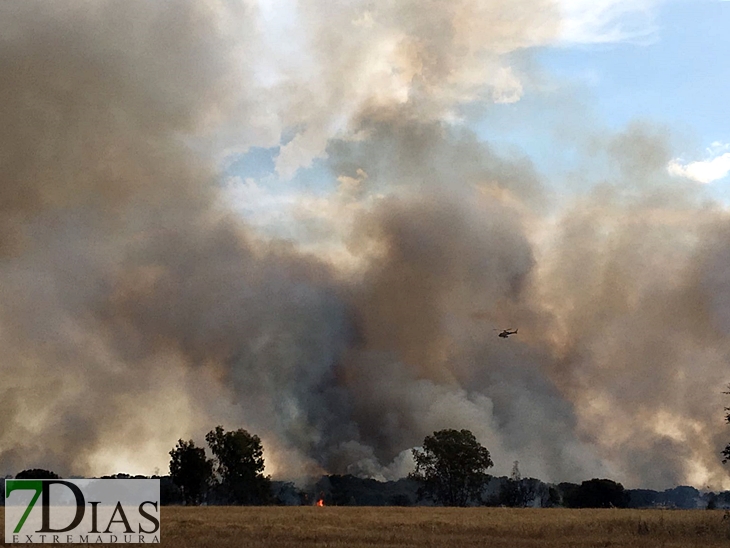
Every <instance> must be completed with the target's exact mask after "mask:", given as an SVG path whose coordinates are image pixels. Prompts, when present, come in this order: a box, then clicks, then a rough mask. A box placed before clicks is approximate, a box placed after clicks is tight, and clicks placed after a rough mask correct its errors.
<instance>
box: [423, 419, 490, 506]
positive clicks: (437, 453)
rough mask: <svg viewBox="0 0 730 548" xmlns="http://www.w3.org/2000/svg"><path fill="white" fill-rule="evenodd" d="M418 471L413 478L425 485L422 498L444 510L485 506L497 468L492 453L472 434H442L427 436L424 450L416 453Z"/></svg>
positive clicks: (453, 432) (458, 431) (453, 431)
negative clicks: (491, 471) (471, 504)
mask: <svg viewBox="0 0 730 548" xmlns="http://www.w3.org/2000/svg"><path fill="white" fill-rule="evenodd" d="M413 458H414V460H415V461H416V470H415V472H413V473H412V474H410V475H409V477H410V478H411V479H414V480H416V481H418V482H420V483H421V488H420V489H419V496H421V497H423V496H425V497H428V498H431V499H432V500H434V501H435V502H437V503H440V504H443V505H444V506H466V505H467V504H469V502H471V501H477V502H479V503H481V502H482V498H481V495H482V491H483V490H484V487H485V486H486V484H487V482H488V481H489V476H488V475H487V468H489V467H491V466H493V463H492V459H491V457H490V455H489V451H487V449H486V448H485V447H483V446H482V445H481V444H480V443H479V442H478V441H477V440H476V438H475V437H474V434H472V433H471V432H470V431H469V430H440V431H438V432H434V433H433V436H426V438H425V439H424V440H423V448H422V449H413Z"/></svg>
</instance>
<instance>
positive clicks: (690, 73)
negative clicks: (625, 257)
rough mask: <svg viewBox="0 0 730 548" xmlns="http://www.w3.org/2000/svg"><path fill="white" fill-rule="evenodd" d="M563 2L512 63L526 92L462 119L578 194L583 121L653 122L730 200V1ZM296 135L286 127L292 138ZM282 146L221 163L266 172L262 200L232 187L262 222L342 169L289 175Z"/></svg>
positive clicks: (684, 163) (680, 167)
mask: <svg viewBox="0 0 730 548" xmlns="http://www.w3.org/2000/svg"><path fill="white" fill-rule="evenodd" d="M557 8H558V9H559V10H560V12H561V13H562V14H563V16H564V18H565V20H564V21H563V23H562V26H561V29H560V32H559V33H558V34H557V36H556V37H555V38H554V39H553V40H550V41H549V42H548V43H546V44H543V45H539V46H535V47H532V48H529V49H528V50H527V51H519V52H517V54H516V55H515V58H514V59H511V60H510V61H511V62H512V63H514V64H515V65H516V66H517V67H519V68H520V69H521V70H523V71H525V72H529V73H530V74H529V77H528V78H525V81H523V82H522V86H523V88H524V89H523V93H522V94H521V95H520V97H519V100H515V101H509V102H504V103H500V102H496V104H495V103H493V102H490V104H489V105H488V107H487V105H485V104H484V102H481V101H476V102H474V103H469V102H466V103H465V104H461V105H459V108H460V109H461V110H462V113H461V119H460V120H459V123H460V124H463V125H465V126H466V127H468V128H470V129H471V130H473V131H474V132H475V133H476V134H477V135H479V137H480V138H481V139H483V140H484V141H488V142H490V144H492V145H493V146H496V147H498V148H499V149H500V150H503V151H504V152H505V153H506V154H517V155H520V154H522V155H526V156H529V158H530V159H531V160H532V161H533V162H534V164H535V166H536V168H537V169H538V170H539V171H540V174H541V175H542V176H543V177H545V179H546V180H549V181H550V183H551V185H553V187H554V188H555V189H556V191H557V192H559V193H564V192H565V193H569V194H570V193H572V192H576V191H578V192H580V190H581V188H586V187H590V186H591V184H592V182H591V181H583V182H582V183H581V184H579V185H569V186H567V187H566V182H565V181H566V179H570V178H571V173H573V172H574V171H575V170H577V169H580V168H581V165H580V162H579V161H577V158H576V156H577V155H578V153H577V152H576V143H575V142H574V141H573V142H571V141H570V137H571V133H572V134H573V135H572V138H573V139H581V138H583V136H584V133H583V131H581V130H580V129H578V130H576V127H578V126H589V125H590V126H592V127H593V128H601V130H610V131H620V130H621V129H622V128H625V127H627V126H628V125H630V124H631V123H645V124H650V125H654V126H656V127H657V128H658V131H661V132H664V133H666V134H667V135H668V136H669V138H670V139H671V141H672V152H673V154H674V157H673V158H672V160H671V162H670V163H669V164H668V165H667V169H668V172H669V173H670V174H671V175H672V176H674V177H678V178H686V179H689V180H692V181H694V182H696V183H699V184H701V185H707V187H706V188H704V189H703V192H704V193H706V194H707V195H708V197H711V198H713V199H718V200H721V201H722V202H723V203H729V202H730V194H729V193H728V190H727V184H726V183H727V176H728V173H730V144H729V143H730V134H729V130H728V128H729V127H730V123H729V122H730V120H729V119H728V116H730V115H729V114H728V113H727V111H726V109H725V108H724V104H725V102H726V96H725V93H724V90H725V87H726V85H727V78H728V74H730V66H728V63H730V61H728V59H727V58H726V56H724V55H723V54H722V52H724V51H727V48H728V46H730V36H728V34H727V32H726V29H727V24H728V22H730V21H729V19H728V18H730V14H729V11H730V4H728V3H727V2H726V1H723V0H663V1H662V0H655V1H645V2H622V1H603V2H582V1H580V0H564V1H563V2H561V3H559V4H558V6H557ZM272 11H273V10H272ZM277 17H281V16H276V15H272V18H274V19H276V18H277ZM587 120H589V121H587ZM566 129H567V132H565V131H564V130H566ZM581 129H584V128H581ZM566 133H567V134H566ZM289 138H290V136H289V135H286V134H285V135H283V136H282V143H286V141H287V139H289ZM279 150H280V147H279V146H272V147H256V146H254V147H251V148H250V149H249V150H247V151H246V152H245V153H243V154H233V155H231V156H229V157H227V158H226V160H225V162H223V167H224V173H225V174H227V175H228V176H230V177H233V178H236V177H240V178H241V179H243V180H245V179H249V180H250V181H251V182H253V181H256V184H255V188H256V190H255V192H256V193H257V194H256V196H257V197H258V198H260V199H261V200H262V203H261V204H258V205H257V206H254V205H252V202H251V199H252V198H253V199H254V200H256V199H258V198H256V197H253V196H250V195H249V194H248V193H247V191H246V190H245V189H244V190H242V189H241V188H238V189H236V188H234V189H232V190H233V192H234V194H237V193H240V192H243V197H241V198H240V199H236V198H234V205H235V206H236V207H240V210H241V212H242V213H243V214H244V215H247V216H249V217H250V218H251V219H252V220H253V221H254V222H257V219H261V216H262V215H264V213H263V212H265V211H268V210H270V209H271V208H275V207H277V205H280V206H281V207H283V208H286V205H287V204H291V203H292V200H294V195H296V194H297V193H299V192H303V193H306V194H308V193H314V194H318V193H321V192H327V191H331V190H332V188H333V186H334V185H336V182H335V181H336V174H333V173H331V172H328V171H327V169H326V167H325V166H324V165H323V163H322V162H318V160H321V158H314V159H312V160H311V161H310V163H309V164H308V165H307V166H306V167H303V168H301V169H300V170H299V171H297V172H296V173H293V174H292V173H288V174H287V176H286V177H281V176H280V175H279V174H278V173H277V171H276V162H275V158H276V157H277V156H278V154H279ZM249 184H252V183H249ZM235 186H236V185H234V187H235ZM576 186H577V188H576ZM263 189H266V190H263ZM264 196H265V197H264ZM269 228H270V229H271V230H273V231H276V230H279V231H281V230H283V228H282V227H281V226H279V227H278V229H276V228H274V227H273V226H272V227H269ZM277 233H279V234H281V232H277ZM288 234H289V236H291V235H292V232H291V231H289V232H288Z"/></svg>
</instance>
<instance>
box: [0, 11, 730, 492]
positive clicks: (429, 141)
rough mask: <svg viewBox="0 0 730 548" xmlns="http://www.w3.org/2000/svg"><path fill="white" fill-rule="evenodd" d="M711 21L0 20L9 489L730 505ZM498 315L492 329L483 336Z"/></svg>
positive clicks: (302, 14)
mask: <svg viewBox="0 0 730 548" xmlns="http://www.w3.org/2000/svg"><path fill="white" fill-rule="evenodd" d="M728 23H730V2H725V1H715V0H693V1H689V0H664V1H662V0H633V1H628V0H598V1H590V2H589V1H587V0H450V1H448V2H446V1H441V0H402V1H399V2H397V3H395V2H390V1H387V0H353V1H351V2H347V3H344V2H336V3H333V2H326V1H323V0H322V1H320V0H270V1H263V0H260V1H257V0H240V1H235V2H234V1H230V2H229V1H226V2H223V1H220V0H207V1H204V2H201V1H199V0H180V1H179V2H175V3H161V2H156V1H152V0H99V1H98V2H95V3H94V4H93V5H90V4H88V3H87V2H83V1H81V0H79V1H74V0H72V1H70V2H67V3H63V4H61V3H56V4H52V5H49V4H47V3H45V2H41V1H35V0H28V1H25V2H22V3H14V2H5V3H0V36H1V37H2V38H1V39H0V72H1V73H3V74H12V75H13V77H12V78H4V79H2V80H0V97H1V98H3V99H2V100H3V103H2V108H0V168H1V169H0V174H1V175H0V288H2V293H3V299H0V349H1V350H2V353H3V356H4V359H3V361H2V363H0V379H1V381H2V382H0V400H1V401H2V402H3V405H2V406H0V474H3V473H16V472H17V471H19V470H21V469H23V468H34V467H35V468H49V469H53V470H55V471H56V472H58V473H60V474H77V475H90V474H110V473H117V472H127V473H143V474H149V473H153V472H155V471H162V472H164V471H165V470H166V469H167V465H168V460H167V458H168V452H169V450H170V449H171V448H172V447H173V446H174V445H175V443H176V442H177V440H178V439H180V438H182V439H193V440H195V441H196V443H198V444H199V445H200V444H202V443H203V440H204V436H205V433H206V432H208V431H209V430H211V429H213V428H214V427H215V426H216V425H219V424H220V425H223V426H224V427H225V428H226V429H235V428H242V427H243V428H246V429H248V430H250V431H251V432H253V433H256V434H258V435H260V436H261V439H262V440H263V443H264V448H265V455H264V456H265V459H266V465H267V468H266V471H267V473H269V474H271V475H272V476H273V477H274V478H277V479H290V480H295V481H306V480H307V479H311V478H313V477H317V476H318V475H320V474H323V473H338V474H344V473H351V474H356V475H359V476H363V477H372V478H376V479H379V480H384V479H397V478H400V477H404V476H405V475H406V474H407V473H408V472H410V471H411V470H412V469H413V460H412V454H411V450H412V448H414V447H417V446H418V445H419V444H420V443H421V442H422V440H423V438H424V437H425V436H427V435H430V434H431V433H433V432H434V431H436V430H438V429H442V428H459V429H460V428H467V429H469V430H471V431H472V432H473V433H474V434H475V436H476V437H477V439H478V440H479V441H480V442H481V443H483V444H484V445H485V446H486V447H487V448H488V449H489V451H490V452H491V454H492V459H493V461H494V462H495V467H494V470H493V472H494V473H495V474H508V473H509V472H510V470H511V469H512V466H513V462H514V461H515V460H518V461H519V463H520V470H521V471H522V473H523V475H525V476H532V477H538V478H540V479H543V480H545V481H552V482H560V481H576V482H579V481H582V480H585V479H590V478H592V477H607V478H611V479H615V480H617V481H621V482H622V483H623V484H624V485H625V486H627V487H647V488H667V487H672V486H674V485H679V484H689V485H694V486H697V487H708V486H709V487H712V488H714V489H719V488H730V476H729V475H728V472H727V468H726V467H725V466H723V464H722V463H721V457H720V452H721V451H722V449H723V448H724V447H725V445H726V444H727V442H728V441H730V429H729V428H728V426H727V425H726V424H725V422H724V420H723V419H724V409H725V407H726V406H727V405H728V404H727V396H726V395H725V394H723V389H724V387H725V386H726V385H727V383H728V382H730V377H729V376H728V370H727V363H728V360H730V269H729V268H728V264H730V247H728V246H729V244H728V242H730V238H729V237H728V235H729V234H730V194H728V191H727V186H728V183H730V178H729V177H728V173H729V172H730V129H728V128H730V125H728V124H727V123H726V122H727V121H728V119H727V116H728V114H727V112H726V109H725V108H724V106H725V105H724V102H723V99H724V95H725V94H724V90H725V87H726V85H727V79H728V77H729V76H730V71H728V70H727V63H728V61H727V58H726V56H725V55H724V52H725V51H727V49H728V48H727V47H726V46H727V45H728V41H730V38H729V37H728V35H727V33H726V32H725V29H727V28H728ZM508 327H511V328H519V332H518V334H517V335H514V336H511V337H510V338H508V339H501V338H498V337H496V333H495V330H497V331H499V330H501V329H504V328H508Z"/></svg>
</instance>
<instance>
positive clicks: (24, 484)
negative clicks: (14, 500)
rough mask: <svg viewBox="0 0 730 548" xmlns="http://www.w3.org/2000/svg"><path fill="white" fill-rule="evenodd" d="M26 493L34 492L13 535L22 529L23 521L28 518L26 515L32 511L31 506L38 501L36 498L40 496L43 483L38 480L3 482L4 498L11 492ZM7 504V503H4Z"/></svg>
mask: <svg viewBox="0 0 730 548" xmlns="http://www.w3.org/2000/svg"><path fill="white" fill-rule="evenodd" d="M20 490H23V491H27V490H32V491H35V495H34V496H33V498H32V499H31V501H30V504H29V505H28V508H26V509H25V513H24V514H23V517H22V518H20V521H19V522H18V525H17V527H16V528H15V531H13V533H19V532H20V530H21V529H22V528H23V524H24V523H25V520H26V519H27V518H28V514H30V511H31V510H32V509H33V506H35V503H36V501H37V500H38V497H40V496H41V492H42V491H43V482H42V481H38V480H11V479H9V480H5V498H7V497H8V495H9V494H10V493H12V492H13V491H20ZM6 504H7V502H6Z"/></svg>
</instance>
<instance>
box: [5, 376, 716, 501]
mask: <svg viewBox="0 0 730 548" xmlns="http://www.w3.org/2000/svg"><path fill="white" fill-rule="evenodd" d="M725 393H726V394H730V386H729V387H728V391H727V392H725ZM725 412H726V415H725V421H726V422H727V423H730V407H728V408H725ZM205 441H206V443H207V446H208V449H209V450H210V453H211V454H212V456H213V457H212V458H208V456H207V454H206V449H205V447H203V446H197V445H196V444H195V442H194V441H193V440H192V439H191V440H187V441H185V440H182V439H179V440H178V442H177V445H176V446H175V447H174V448H173V449H172V450H171V451H170V452H169V454H170V464H169V472H170V475H169V480H170V481H171V482H172V484H173V485H174V486H175V487H176V488H177V489H178V490H179V500H180V502H182V503H183V504H186V505H199V504H237V505H265V504H276V503H279V504H281V503H282V502H281V498H280V497H276V496H274V495H273V494H272V480H271V477H270V476H266V475H264V456H263V454H264V449H263V445H262V443H261V439H260V438H259V437H258V436H257V435H255V434H251V433H249V432H248V431H247V430H245V429H243V428H239V429H238V430H235V431H231V432H226V431H225V430H224V429H223V427H222V426H217V427H216V428H215V429H213V430H211V431H210V432H208V433H207V434H206V436H205ZM412 454H413V459H414V462H415V470H414V471H413V472H412V473H411V474H409V475H408V478H407V479H408V481H410V482H412V483H414V484H415V485H417V486H418V487H417V498H418V500H421V501H428V502H429V503H431V504H437V505H443V506H475V505H491V506H494V505H500V506H510V507H524V506H528V505H532V504H533V501H535V500H536V499H540V502H541V504H540V505H541V506H566V507H572V508H601V507H607V508H608V507H615V508H625V507H627V506H629V504H630V500H629V499H630V497H629V493H628V492H627V491H626V490H625V489H624V487H623V486H622V485H621V484H620V483H617V482H614V481H612V480H609V479H599V478H594V479H591V480H588V481H584V482H582V483H581V484H580V485H578V484H572V483H560V484H558V485H557V486H546V484H543V483H542V482H540V481H539V480H535V479H534V478H522V476H521V474H520V471H519V467H518V463H517V462H515V463H514V466H513V469H512V474H511V475H510V476H509V477H508V478H504V481H501V482H500V483H499V488H498V490H497V491H496V492H491V493H490V492H489V489H488V487H489V485H490V482H491V480H492V476H490V475H489V474H488V469H489V468H491V467H492V466H493V465H494V463H493V462H492V458H491V455H490V453H489V451H488V450H487V448H486V447H484V446H482V445H481V444H480V443H479V442H478V441H477V439H476V438H475V436H474V434H472V433H471V432H470V431H469V430H454V429H445V430H440V431H438V432H434V433H433V435H431V436H426V437H425V439H424V440H423V444H422V446H421V447H419V448H415V449H413V450H412ZM722 455H723V463H726V462H728V461H729V460H730V444H728V445H727V446H726V447H725V449H724V450H723V451H722ZM58 477H59V476H58V475H56V474H55V473H53V472H51V471H48V470H42V469H30V470H23V471H22V472H20V473H19V474H17V475H16V478H18V479H57V478H58ZM107 477H129V476H127V475H125V474H118V475H116V476H107ZM137 477H142V476H137ZM348 477H350V478H352V479H351V480H347V478H348ZM330 478H332V479H336V478H341V479H336V482H337V483H340V484H343V485H344V484H347V483H349V484H352V483H353V480H357V481H366V480H358V478H354V477H352V476H344V477H343V476H330ZM370 481H375V480H370ZM376 483H377V482H376ZM285 485H288V486H291V485H292V484H285ZM676 489H693V490H694V491H695V492H697V494H698V495H699V492H698V491H697V490H696V489H694V488H682V487H678V488H676ZM665 493H666V492H665ZM659 495H660V494H659V493H657V492H655V491H650V490H641V489H638V490H633V491H632V496H634V497H635V498H642V500H643V499H646V502H647V503H649V502H650V501H656V500H657V496H659ZM710 495H711V496H710V499H711V501H710V503H708V508H709V507H711V506H712V507H714V505H715V504H716V501H717V495H715V494H714V493H710ZM298 496H299V497H300V498H301V503H307V502H308V501H307V497H306V495H305V494H304V493H303V492H301V491H300V492H298ZM163 498H164V497H163ZM168 498H169V497H168ZM173 498H175V497H173ZM396 499H397V500H396ZM341 502H342V501H341ZM729 502H730V501H729ZM410 503H411V501H410V499H409V497H408V496H406V495H404V494H403V493H401V494H398V495H396V496H395V497H394V498H393V500H391V504H396V505H398V504H410Z"/></svg>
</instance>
